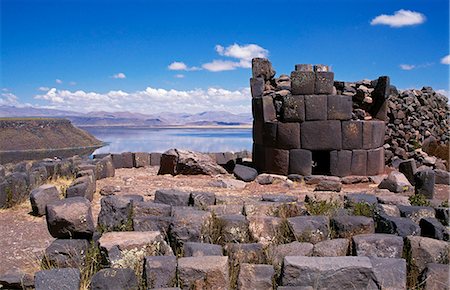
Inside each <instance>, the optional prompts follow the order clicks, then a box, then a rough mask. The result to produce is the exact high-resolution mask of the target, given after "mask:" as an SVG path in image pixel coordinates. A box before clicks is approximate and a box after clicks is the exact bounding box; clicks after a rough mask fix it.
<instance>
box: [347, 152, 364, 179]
mask: <svg viewBox="0 0 450 290" xmlns="http://www.w3.org/2000/svg"><path fill="white" fill-rule="evenodd" d="M351 173H352V175H362V176H364V175H367V151H366V150H353V151H352V165H351Z"/></svg>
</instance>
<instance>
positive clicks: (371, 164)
mask: <svg viewBox="0 0 450 290" xmlns="http://www.w3.org/2000/svg"><path fill="white" fill-rule="evenodd" d="M383 173H384V148H383V147H380V148H377V149H371V150H367V175H378V174H383Z"/></svg>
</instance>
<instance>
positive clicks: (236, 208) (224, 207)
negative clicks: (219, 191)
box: [208, 204, 244, 216]
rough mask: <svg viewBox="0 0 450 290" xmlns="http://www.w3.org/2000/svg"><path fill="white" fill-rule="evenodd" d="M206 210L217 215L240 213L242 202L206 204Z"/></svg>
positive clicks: (242, 207) (242, 206)
mask: <svg viewBox="0 0 450 290" xmlns="http://www.w3.org/2000/svg"><path fill="white" fill-rule="evenodd" d="M208 210H209V211H210V212H213V213H214V214H215V215H217V216H221V215H234V214H242V212H243V210H244V205H243V204H217V205H210V206H208Z"/></svg>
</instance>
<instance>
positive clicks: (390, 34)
mask: <svg viewBox="0 0 450 290" xmlns="http://www.w3.org/2000/svg"><path fill="white" fill-rule="evenodd" d="M383 15H384V16H383ZM448 55H449V3H448V0H427V1H424V0H419V1H404V0H395V1H393V0H344V1H332V0H329V1H325V0H314V1H313V0H310V1H256V0H255V1H243V0H241V1H212V0H211V1H206V0H204V1H193V0H192V1H135V0H131V1H100V0H97V1H95V0H91V1H64V0H59V1H50V0H47V1H44V0H43V1H39V0H34V1H31V0H28V1H24V0H1V86H0V87H1V88H2V92H1V96H0V105H2V104H3V105H5V104H6V105H16V106H24V105H30V104H31V105H35V106H42V107H49V108H58V109H68V110H76V111H82V112H83V111H92V110H106V111H123V110H128V111H136V112H141V113H156V112H161V111H177V112H200V111H205V110H227V111H231V112H236V113H241V112H250V97H249V89H248V84H249V77H250V76H251V69H250V68H248V61H249V59H250V58H251V57H252V56H268V57H269V58H270V60H271V61H272V63H273V65H274V68H275V70H276V71H277V75H279V74H281V73H284V74H289V73H290V72H291V71H292V70H293V68H294V64H296V63H325V64H329V65H332V67H333V70H334V72H335V79H336V80H345V81H356V80H360V79H363V78H368V79H374V78H376V77H378V76H380V75H389V76H390V77H391V82H392V83H393V84H394V85H396V86H397V87H398V88H401V89H405V88H421V87H422V86H425V85H429V86H432V87H433V88H435V89H436V90H444V91H446V92H447V93H448V90H449V88H448V86H449V84H448V83H449V65H448V63H449V62H450V59H449V58H450V57H447V56H448ZM445 57H447V58H445ZM170 68H172V69H170ZM174 69H176V70H174Z"/></svg>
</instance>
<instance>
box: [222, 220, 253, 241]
mask: <svg viewBox="0 0 450 290" xmlns="http://www.w3.org/2000/svg"><path fill="white" fill-rule="evenodd" d="M217 223H218V225H217V227H220V229H221V242H222V243H248V242H249V241H250V233H249V228H248V227H249V222H248V220H247V219H246V218H245V216H243V215H222V216H219V217H217Z"/></svg>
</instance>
